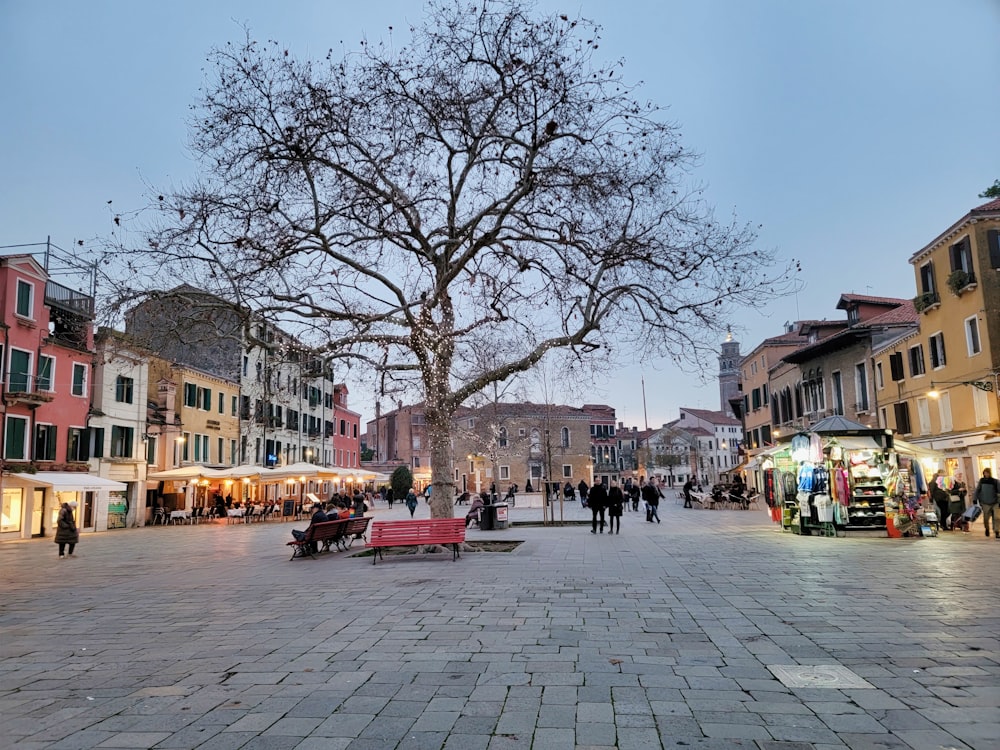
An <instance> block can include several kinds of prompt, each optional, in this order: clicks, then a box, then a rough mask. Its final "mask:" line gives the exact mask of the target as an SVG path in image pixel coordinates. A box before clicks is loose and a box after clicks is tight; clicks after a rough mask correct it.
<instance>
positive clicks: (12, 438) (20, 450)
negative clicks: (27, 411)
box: [3, 415, 28, 461]
mask: <svg viewBox="0 0 1000 750" xmlns="http://www.w3.org/2000/svg"><path fill="white" fill-rule="evenodd" d="M3 456H4V458H6V459H7V460H9V461H24V460H26V459H27V458H28V420H27V419H25V418H24V417H15V416H11V415H8V416H7V429H6V439H5V440H4V450H3Z"/></svg>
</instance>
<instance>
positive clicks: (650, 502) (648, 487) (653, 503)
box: [642, 481, 660, 523]
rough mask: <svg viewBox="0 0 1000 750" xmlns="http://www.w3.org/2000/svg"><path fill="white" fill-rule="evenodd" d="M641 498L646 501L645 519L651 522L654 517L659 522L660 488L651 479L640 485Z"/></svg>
mask: <svg viewBox="0 0 1000 750" xmlns="http://www.w3.org/2000/svg"><path fill="white" fill-rule="evenodd" d="M642 499H643V500H645V501H646V520H647V521H649V523H652V522H653V519H654V518H655V519H656V522H657V523H659V522H660V514H659V508H660V490H659V489H658V488H657V487H656V485H655V484H653V483H652V481H650V482H646V484H644V485H643V486H642Z"/></svg>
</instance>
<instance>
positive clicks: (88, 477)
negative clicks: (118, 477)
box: [7, 471, 127, 492]
mask: <svg viewBox="0 0 1000 750" xmlns="http://www.w3.org/2000/svg"><path fill="white" fill-rule="evenodd" d="M7 479H15V480H19V482H21V483H24V484H29V485H34V486H37V485H44V486H46V487H51V488H52V489H54V490H56V491H57V492H64V491H68V492H73V491H81V492H88V491H99V490H124V489H127V486H126V485H125V483H124V482H116V481H114V480H112V479H105V478H104V477H95V476H94V475H93V474H85V473H83V472H77V471H39V472H36V473H34V474H11V475H10V476H9V477H7Z"/></svg>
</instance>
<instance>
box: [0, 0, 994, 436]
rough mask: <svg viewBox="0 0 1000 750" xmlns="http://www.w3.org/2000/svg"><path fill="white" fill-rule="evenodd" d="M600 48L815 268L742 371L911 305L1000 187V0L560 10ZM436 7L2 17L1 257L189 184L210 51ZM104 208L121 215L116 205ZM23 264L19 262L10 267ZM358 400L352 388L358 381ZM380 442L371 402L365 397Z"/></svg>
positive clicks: (311, 45) (229, 3)
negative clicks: (773, 347) (194, 126)
mask: <svg viewBox="0 0 1000 750" xmlns="http://www.w3.org/2000/svg"><path fill="white" fill-rule="evenodd" d="M538 7H539V9H541V10H543V11H545V12H549V11H559V12H565V13H568V14H570V15H581V16H583V17H586V18H590V19H592V20H594V21H596V22H598V23H599V24H601V25H602V26H603V28H604V33H603V41H602V43H601V45H600V49H599V50H598V55H599V58H601V59H618V58H622V59H624V61H625V77H626V79H628V80H632V81H642V82H643V88H642V90H641V94H640V98H641V99H648V100H650V101H653V102H655V103H657V104H659V105H662V106H667V107H669V116H670V118H671V119H672V120H673V121H674V122H676V123H678V124H679V125H680V130H681V132H682V133H683V139H684V142H685V144H686V145H687V146H688V147H689V148H691V149H693V150H695V151H697V152H699V153H700V154H702V163H701V165H700V166H699V168H698V169H697V171H696V173H695V175H694V176H695V178H696V179H697V180H698V181H700V182H701V183H703V184H704V185H705V187H706V196H707V198H708V200H709V202H710V203H712V204H713V205H714V206H715V207H716V211H717V213H718V215H719V216H720V218H728V217H729V216H730V215H731V214H733V213H735V214H736V215H737V216H738V217H739V218H740V219H742V220H743V221H746V222H751V223H753V224H754V225H758V224H759V225H760V227H761V228H760V230H759V234H760V244H761V246H763V247H766V248H771V249H774V250H775V251H776V252H777V253H778V254H779V255H780V256H781V257H782V258H784V259H793V258H794V259H799V260H801V264H802V270H801V273H800V274H799V280H800V282H801V283H800V285H801V291H800V292H799V293H798V294H797V295H794V296H791V297H788V298H784V299H776V300H773V301H770V302H769V303H768V304H767V307H766V314H764V315H761V314H757V313H750V314H748V315H746V316H745V317H743V318H741V319H740V320H737V321H734V335H735V337H736V338H737V339H738V340H739V341H741V342H742V348H743V351H744V352H747V351H749V350H750V349H752V348H753V347H754V346H755V345H756V344H757V343H759V342H760V341H761V340H762V339H764V338H766V337H768V336H773V335H776V334H778V333H781V331H782V325H783V323H784V322H785V321H791V320H795V319H797V318H798V319H806V318H809V319H811V318H831V319H840V318H842V317H843V313H842V312H841V311H838V310H836V309H835V305H836V303H837V300H838V298H839V295H840V294H841V293H844V292H854V293H858V294H871V295H878V296H892V297H912V296H913V295H914V294H915V289H914V281H913V272H912V269H911V267H910V265H909V264H908V262H907V261H908V259H909V257H910V256H911V255H912V254H913V253H914V252H915V251H917V250H919V249H921V248H922V247H923V246H924V245H926V244H928V243H929V242H931V241H932V240H933V239H934V238H935V237H936V236H937V235H938V234H939V233H941V232H942V231H943V230H945V229H947V228H948V227H949V226H950V225H951V224H952V223H953V222H955V221H956V220H958V219H959V218H960V217H961V216H963V215H964V214H965V213H966V212H967V211H968V210H969V209H970V208H972V207H974V206H976V205H979V204H981V203H984V202H985V200H984V199H981V198H978V197H977V196H978V194H979V193H980V192H982V191H983V190H984V189H985V188H987V187H988V186H989V185H991V184H992V183H993V181H994V180H996V179H998V178H1000V137H998V133H1000V96H998V92H997V83H996V79H997V74H998V72H1000V43H998V39H1000V2H997V0H953V2H941V1H940V0H905V1H904V0H836V1H835V2H830V1H822V0H686V1H682V0H650V1H649V2H638V1H636V2H628V1H627V0H626V1H619V2H614V3H612V2H602V1H600V0H575V2H571V3H560V2H553V1H550V0H545V2H540V3H539V4H538ZM421 18H422V9H421V5H420V4H419V3H417V2H415V1H414V2H400V1H398V0H391V1H390V0H371V2H367V3H343V2H334V1H330V0H328V1H327V2H321V1H320V0H284V1H283V2H281V3H276V2H273V1H268V2H265V1H264V0H241V1H236V0H211V2H203V1H202V0H197V1H196V0H176V1H175V2H171V3H148V2H132V1H128V2H127V1H126V0H115V1H109V0H89V1H88V2H78V1H73V2H71V1H70V0H0V81H2V109H3V113H4V114H3V116H2V117H0V144H2V145H0V149H2V151H0V173H2V181H0V245H15V244H22V243H44V242H45V239H46V237H47V236H51V238H52V241H53V242H54V243H55V244H57V245H59V246H60V247H62V248H65V249H67V250H70V249H72V248H74V247H76V244H77V241H78V240H82V241H83V242H84V244H85V247H94V246H99V244H100V238H101V237H102V236H106V235H108V234H109V233H110V231H111V220H112V217H113V216H114V214H115V213H116V212H127V211H129V210H132V209H137V208H139V207H141V206H142V205H144V202H145V201H144V194H145V193H146V191H147V189H148V190H157V189H163V190H169V189H171V188H172V187H176V186H178V185H180V184H181V183H182V182H184V181H186V180H188V179H190V178H191V177H192V176H193V175H194V173H195V172H194V170H195V165H194V163H193V162H192V160H191V159H190V155H189V154H188V152H187V149H186V145H185V144H186V140H187V118H188V117H189V116H190V114H191V109H190V108H191V106H192V105H193V104H194V103H195V101H196V99H197V96H198V89H199V87H200V86H201V84H202V81H203V67H204V63H205V57H206V54H207V53H208V52H209V50H210V49H211V48H212V47H215V46H221V45H223V44H224V43H225V42H227V41H234V42H238V41H239V40H240V38H241V37H242V35H243V31H242V28H241V25H246V26H247V27H249V29H250V31H251V34H252V35H253V36H254V37H256V38H261V39H267V38H273V39H277V40H278V41H279V42H281V43H282V44H283V45H284V46H285V47H287V48H288V49H290V50H291V51H293V52H294V53H295V54H296V55H297V56H299V57H301V58H305V57H313V56H314V57H322V56H323V55H325V54H326V51H327V49H329V48H331V47H332V48H333V49H334V51H335V53H337V54H339V53H340V52H342V51H345V50H351V49H355V48H356V47H357V46H358V42H359V41H360V40H361V39H363V38H367V39H369V40H375V39H380V38H382V39H387V38H388V37H389V32H388V27H390V26H393V27H394V28H395V31H394V32H393V36H394V37H395V39H394V42H395V43H396V44H402V43H404V42H405V39H406V37H405V30H406V28H407V27H408V26H409V25H410V24H411V23H415V22H418V21H420V19H421ZM108 201H113V203H112V204H111V206H109V205H108ZM4 252H11V251H10V250H6V251H4ZM608 369H609V378H610V379H609V381H608V386H607V387H606V388H605V389H603V390H602V391H599V392H592V393H590V394H588V395H587V398H586V400H587V401H588V402H592V403H607V404H610V405H612V406H614V407H615V408H616V409H617V412H618V419H619V420H620V421H623V422H625V423H626V424H627V425H638V426H640V427H642V426H643V423H644V417H643V404H642V393H641V388H640V377H641V376H642V375H643V374H644V375H645V383H646V401H647V413H648V421H649V425H650V426H659V425H660V424H662V423H664V422H667V421H669V420H672V419H676V418H677V416H678V408H679V407H681V406H689V407H696V408H708V409H718V408H719V396H718V386H717V383H716V380H715V373H716V370H717V363H716V362H710V363H708V369H707V371H706V373H707V375H708V378H709V379H708V381H707V383H702V382H700V381H699V379H698V377H697V375H694V374H691V373H682V372H680V371H678V370H677V369H676V368H675V367H673V366H672V365H671V364H670V363H665V362H660V363H649V364H646V365H643V366H640V365H639V364H635V363H632V362H631V361H630V360H629V359H628V358H627V357H626V358H625V359H619V360H618V361H616V362H614V363H609V368H608ZM348 385H349V386H351V382H350V379H348ZM351 407H352V408H353V409H354V410H356V411H359V412H361V414H362V421H363V422H364V420H367V419H370V418H371V417H372V415H373V410H374V409H373V404H372V397H371V396H370V395H368V394H367V393H366V392H365V391H364V390H363V389H362V388H360V387H358V388H352V389H351Z"/></svg>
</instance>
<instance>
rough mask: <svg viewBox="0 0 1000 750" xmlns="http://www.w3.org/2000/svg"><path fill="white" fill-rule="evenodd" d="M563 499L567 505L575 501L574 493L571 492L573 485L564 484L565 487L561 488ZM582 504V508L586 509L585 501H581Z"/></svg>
mask: <svg viewBox="0 0 1000 750" xmlns="http://www.w3.org/2000/svg"><path fill="white" fill-rule="evenodd" d="M563 497H565V498H566V502H567V503H571V502H573V500H575V499H576V496H575V493H574V492H573V485H572V484H570V483H569V482H566V484H565V486H564V487H563ZM582 502H583V507H584V508H586V507H587V501H586V500H582Z"/></svg>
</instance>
